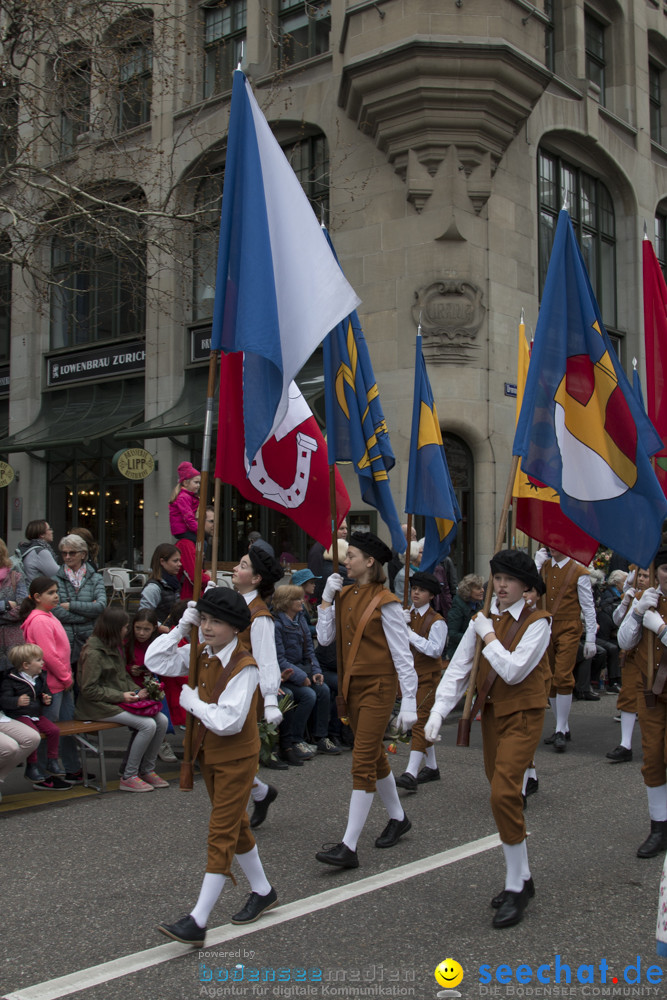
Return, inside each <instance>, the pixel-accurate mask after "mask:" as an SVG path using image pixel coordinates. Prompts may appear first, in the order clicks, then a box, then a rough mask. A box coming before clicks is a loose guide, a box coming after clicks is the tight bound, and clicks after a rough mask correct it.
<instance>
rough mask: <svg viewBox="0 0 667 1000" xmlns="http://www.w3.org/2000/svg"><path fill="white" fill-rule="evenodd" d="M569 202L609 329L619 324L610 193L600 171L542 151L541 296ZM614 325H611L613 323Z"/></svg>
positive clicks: (577, 233) (589, 272) (592, 282)
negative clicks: (563, 211)
mask: <svg viewBox="0 0 667 1000" xmlns="http://www.w3.org/2000/svg"><path fill="white" fill-rule="evenodd" d="M564 204H565V205H566V206H567V209H568V212H569V214H570V218H571V220H572V225H573V227H574V231H575V233H576V235H577V239H578V241H579V246H580V247H581V252H582V254H583V257H584V261H585V263H586V268H587V270H588V276H589V278H590V281H591V285H592V287H593V291H594V293H595V297H596V299H597V301H598V305H599V307H600V312H601V314H602V319H603V321H604V323H605V326H606V327H607V329H608V330H609V332H610V333H611V330H612V329H613V328H614V327H615V326H616V322H617V317H616V223H615V217H614V206H613V203H612V199H611V195H610V194H609V191H608V190H607V188H606V187H605V185H604V184H603V183H602V181H600V180H599V179H598V178H597V177H594V176H593V175H592V174H589V173H587V172H586V171H584V170H581V169H580V168H579V167H577V166H575V165H574V164H572V163H568V162H567V161H565V160H563V159H561V157H559V156H557V155H555V154H552V153H547V152H545V151H544V150H540V152H539V155H538V211H539V223H538V244H539V246H538V253H539V281H540V296H541V295H542V290H543V289H544V280H545V278H546V273H547V266H548V264H549V257H550V255H551V247H552V245H553V239H554V234H555V231H556V223H557V220H558V213H559V211H560V209H561V208H562V207H563V205H564ZM610 328H611V329H610Z"/></svg>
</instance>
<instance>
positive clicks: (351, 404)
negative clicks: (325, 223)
mask: <svg viewBox="0 0 667 1000" xmlns="http://www.w3.org/2000/svg"><path fill="white" fill-rule="evenodd" d="M325 235H326V237H327V239H328V240H329V244H330V246H331V249H332V250H333V245H332V244H331V240H330V239H329V234H328V233H327V232H326V230H325ZM334 253H335V251H334ZM323 346H324V403H325V407H326V422H327V448H328V453H329V465H334V463H336V462H352V464H353V465H354V468H355V472H356V473H357V475H358V477H359V488H360V490H361V496H362V499H363V501H364V503H367V504H370V506H371V507H375V509H376V510H377V512H378V514H379V515H380V517H381V518H382V520H383V521H384V523H385V524H386V525H387V527H388V528H389V533H390V535H391V544H392V546H393V547H394V548H395V549H396V551H397V552H404V551H405V547H406V545H405V536H404V534H403V531H402V530H401V522H400V520H399V517H398V511H397V510H396V504H395V503H394V498H393V497H392V495H391V488H390V485H389V471H390V470H391V469H393V467H394V464H395V462H396V459H395V458H394V452H393V451H392V447H391V441H390V440H389V432H388V430H387V424H386V421H385V419H384V414H383V412H382V406H381V404H380V395H379V393H378V387H377V383H376V381H375V376H374V374H373V367H372V365H371V358H370V354H369V353H368V345H367V343H366V339H365V337H364V335H363V332H362V329H361V324H360V323H359V317H358V316H357V311H356V309H355V310H354V311H353V312H352V313H350V315H349V316H348V317H347V318H346V319H344V320H343V321H342V322H340V323H339V324H338V326H336V327H334V329H333V330H332V331H331V333H330V334H329V335H328V336H327V338H326V340H325V341H324V345H323Z"/></svg>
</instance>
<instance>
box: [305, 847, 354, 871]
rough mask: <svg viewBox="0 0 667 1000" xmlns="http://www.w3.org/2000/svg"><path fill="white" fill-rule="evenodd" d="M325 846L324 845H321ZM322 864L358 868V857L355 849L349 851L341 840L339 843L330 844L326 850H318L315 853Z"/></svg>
mask: <svg viewBox="0 0 667 1000" xmlns="http://www.w3.org/2000/svg"><path fill="white" fill-rule="evenodd" d="M322 846H323V847H326V845H324V844H323V845H322ZM315 857H316V858H317V860H318V861H321V862H322V864H324V865H334V867H336V868H358V867H359V857H358V855H357V852H356V851H351V850H350V848H349V847H348V846H347V844H344V843H343V842H342V840H341V842H340V844H332V845H331V847H329V848H328V850H323V851H318V852H317V854H316V855H315Z"/></svg>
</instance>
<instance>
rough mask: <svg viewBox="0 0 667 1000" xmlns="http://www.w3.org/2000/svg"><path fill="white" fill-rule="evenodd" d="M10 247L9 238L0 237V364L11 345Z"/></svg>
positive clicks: (7, 354)
mask: <svg viewBox="0 0 667 1000" xmlns="http://www.w3.org/2000/svg"><path fill="white" fill-rule="evenodd" d="M11 250H12V245H11V241H10V239H9V237H8V236H7V235H6V234H5V233H3V234H2V235H1V236H0V364H7V362H8V361H9V352H10V344H11V321H12V265H11Z"/></svg>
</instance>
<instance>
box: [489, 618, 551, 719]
mask: <svg viewBox="0 0 667 1000" xmlns="http://www.w3.org/2000/svg"><path fill="white" fill-rule="evenodd" d="M540 618H547V619H548V618H550V615H549V614H547V612H546V611H533V612H531V614H530V615H528V617H527V618H526V619H525V620H524V622H523V624H522V625H521V627H520V629H519V631H518V632H517V633H516V635H515V636H514V638H513V639H512V642H511V643H510V646H509V651H510V652H511V653H512V652H514V650H515V649H516V648H517V646H518V645H519V643H520V642H521V639H522V638H523V636H524V634H525V632H526V629H527V628H528V626H529V625H532V624H533V622H536V621H539V620H540ZM491 621H492V622H493V631H494V632H495V633H496V636H497V638H498V639H500V641H501V642H502V641H503V638H504V637H505V636H506V635H507V633H508V632H509V630H510V628H511V627H512V624H513V622H514V618H513V617H512V615H511V614H510V613H509V611H505V612H504V613H503V614H502V615H491ZM490 669H491V664H490V663H489V661H488V660H487V659H486V657H485V656H482V657H481V658H480V661H479V672H478V675H477V690H478V691H480V690H481V689H482V687H483V686H484V682H485V680H486V678H487V675H488V673H489V670H490ZM548 672H549V660H548V658H547V654H546V652H545V653H544V654H543V656H542V657H541V659H540V660H538V662H537V663H536V664H535V666H534V667H533V669H532V670H531V672H530V673H529V674H528V676H527V677H525V678H524V679H523V680H522V681H521V682H520V683H519V684H507V683H506V682H505V681H504V680H503V679H502V677H496V679H495V681H494V682H493V687H492V688H491V691H490V692H489V696H488V698H487V701H489V702H492V704H493V707H494V711H495V713H496V715H499V716H500V715H511V714H512V712H521V711H524V710H525V709H529V708H544V707H545V706H546V701H547V699H546V694H545V690H544V688H545V674H546V673H548Z"/></svg>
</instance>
